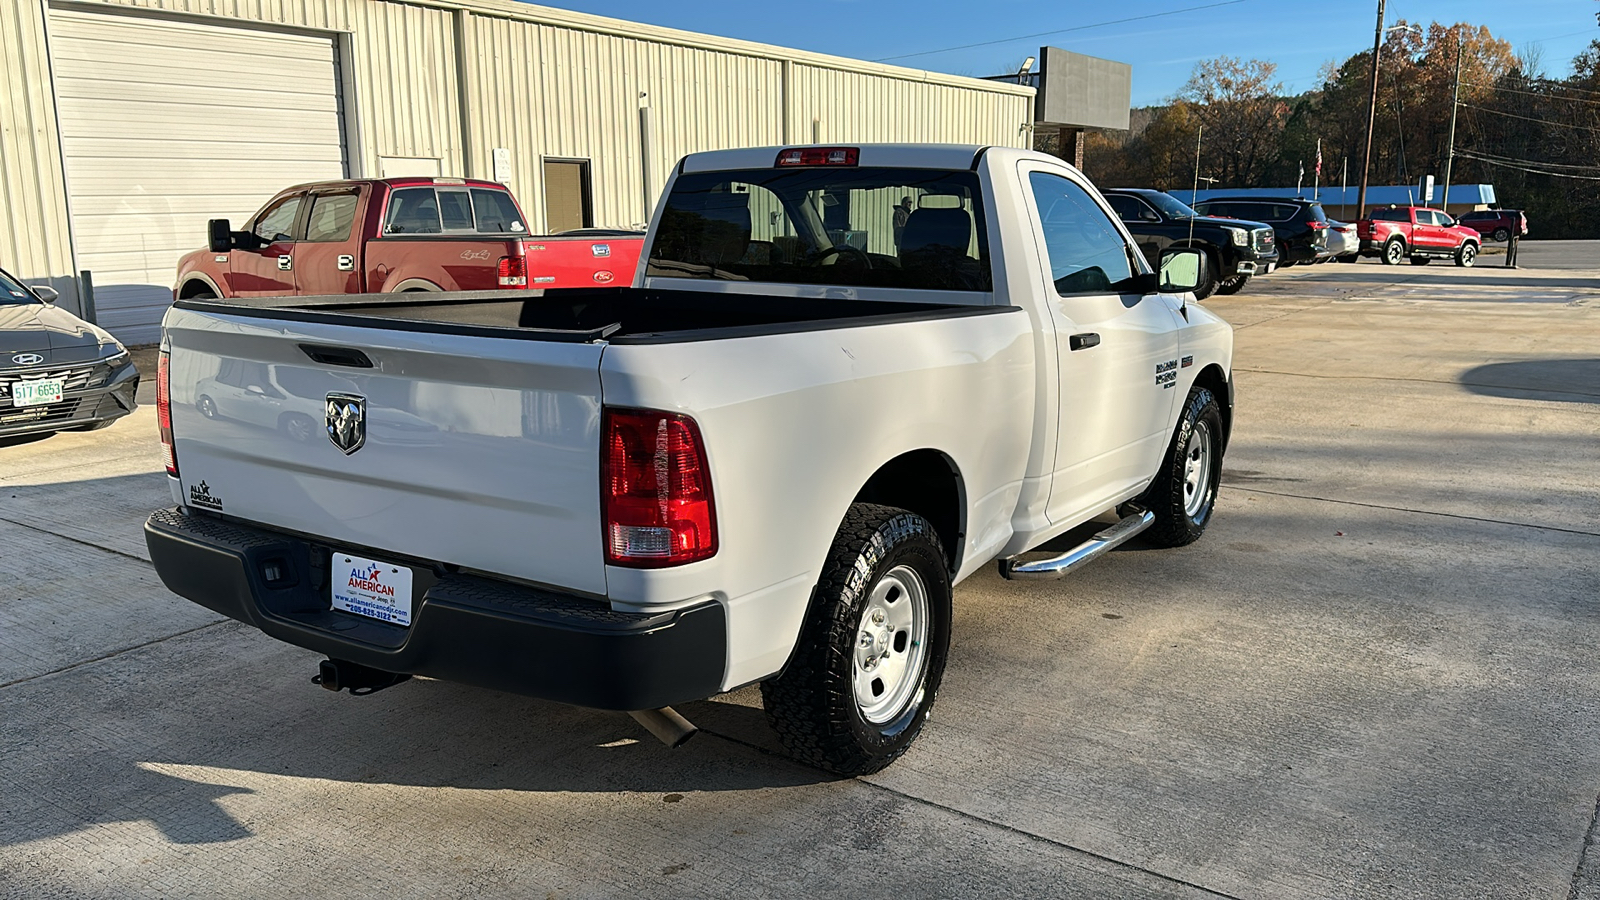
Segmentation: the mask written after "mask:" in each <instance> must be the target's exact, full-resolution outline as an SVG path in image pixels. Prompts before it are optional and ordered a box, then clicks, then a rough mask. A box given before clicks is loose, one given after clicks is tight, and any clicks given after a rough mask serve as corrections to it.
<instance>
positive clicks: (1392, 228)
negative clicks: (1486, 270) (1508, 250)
mask: <svg viewBox="0 0 1600 900" xmlns="http://www.w3.org/2000/svg"><path fill="white" fill-rule="evenodd" d="M1356 234H1357V235H1358V236H1359V237H1360V238H1361V255H1362V256H1376V257H1378V258H1379V259H1382V260H1383V261H1384V263H1385V264H1386V265H1391V266H1398V265H1400V263H1401V261H1402V260H1406V259H1409V260H1411V264H1412V265H1414V266H1425V265H1427V264H1428V263H1429V262H1431V261H1433V260H1435V259H1453V260H1455V261H1456V265H1458V266H1462V267H1466V266H1470V265H1472V263H1473V261H1474V260H1476V259H1477V258H1478V250H1479V249H1480V248H1481V245H1482V243H1483V238H1482V236H1480V235H1479V234H1478V232H1476V231H1473V230H1472V229H1471V228H1466V227H1464V226H1462V225H1460V224H1458V223H1457V222H1456V220H1455V219H1452V218H1451V217H1450V216H1449V215H1448V214H1446V213H1443V212H1440V211H1439V210H1437V209H1429V208H1428V207H1426V206H1390V207H1386V208H1379V209H1374V210H1373V211H1372V213H1371V214H1370V215H1368V216H1367V217H1366V218H1365V219H1362V220H1361V221H1359V222H1357V223H1356Z"/></svg>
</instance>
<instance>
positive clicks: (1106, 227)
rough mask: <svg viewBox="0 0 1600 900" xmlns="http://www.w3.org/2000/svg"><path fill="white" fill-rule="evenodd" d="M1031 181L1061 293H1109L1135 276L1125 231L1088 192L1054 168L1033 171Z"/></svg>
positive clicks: (1056, 281)
mask: <svg viewBox="0 0 1600 900" xmlns="http://www.w3.org/2000/svg"><path fill="white" fill-rule="evenodd" d="M1028 183H1029V186H1030V187H1032V188H1033V200H1034V203H1036V204H1037V205H1038V207H1039V220H1040V223H1041V225H1042V226H1043V229H1044V243H1045V251H1046V252H1047V253H1048V254H1049V257H1050V279H1051V280H1052V281H1054V282H1055V285H1056V292H1057V293H1059V294H1061V295H1062V296H1066V295H1068V294H1084V293H1106V292H1109V291H1111V290H1113V288H1112V285H1115V284H1116V283H1118V282H1120V281H1122V280H1124V279H1126V278H1129V277H1132V275H1133V267H1132V264H1131V263H1130V262H1129V260H1128V246H1127V244H1125V243H1124V242H1123V240H1122V234H1121V233H1120V232H1118V231H1117V228H1116V226H1115V225H1113V224H1112V223H1111V220H1110V219H1109V218H1107V217H1106V214H1105V213H1104V212H1103V211H1102V210H1101V209H1100V206H1099V204H1097V203H1095V202H1094V200H1093V199H1091V198H1090V197H1089V194H1088V192H1087V191H1085V190H1084V189H1083V188H1081V187H1079V186H1078V185H1076V184H1074V183H1073V182H1071V181H1070V180H1068V179H1066V178H1063V177H1061V176H1060V175H1052V174H1050V173H1048V172H1030V173H1029V174H1028Z"/></svg>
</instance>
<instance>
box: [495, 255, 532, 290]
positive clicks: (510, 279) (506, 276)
mask: <svg viewBox="0 0 1600 900" xmlns="http://www.w3.org/2000/svg"><path fill="white" fill-rule="evenodd" d="M500 286H501V287H527V286H528V258H527V257H526V256H502V257H500Z"/></svg>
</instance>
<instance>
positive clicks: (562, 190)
mask: <svg viewBox="0 0 1600 900" xmlns="http://www.w3.org/2000/svg"><path fill="white" fill-rule="evenodd" d="M589 197H590V194H589V164H588V163H587V162H584V161H582V160H557V159H547V160H545V161H544V225H545V230H546V231H547V232H549V233H550V234H560V233H561V232H563V231H572V230H573V229H576V228H592V227H593V226H594V212H593V210H592V209H591V208H590V203H589Z"/></svg>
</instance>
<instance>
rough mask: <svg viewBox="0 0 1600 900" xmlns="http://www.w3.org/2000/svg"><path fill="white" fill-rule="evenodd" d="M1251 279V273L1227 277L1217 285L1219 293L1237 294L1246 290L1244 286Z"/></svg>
mask: <svg viewBox="0 0 1600 900" xmlns="http://www.w3.org/2000/svg"><path fill="white" fill-rule="evenodd" d="M1249 280H1250V276H1249V275H1234V276H1232V277H1231V278H1225V279H1223V281H1222V283H1221V284H1219V285H1217V293H1219V294H1237V293H1239V292H1240V291H1242V290H1244V286H1245V284H1246V283H1247V282H1248V281H1249Z"/></svg>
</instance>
